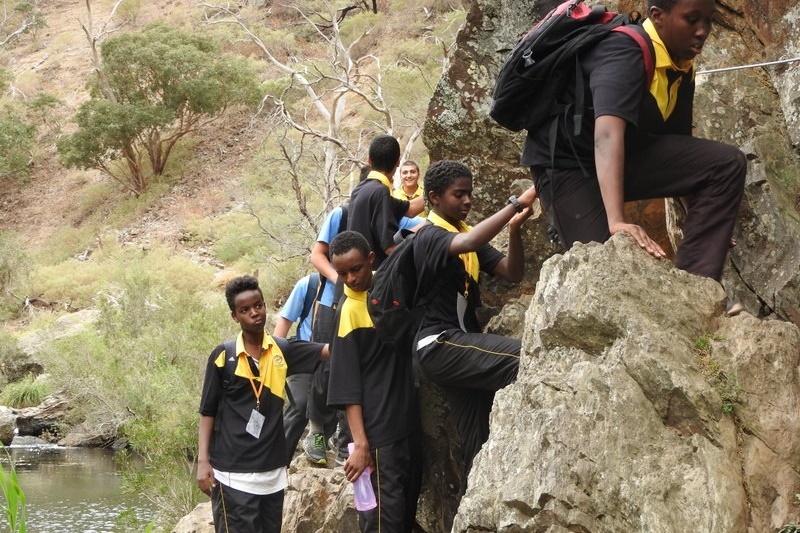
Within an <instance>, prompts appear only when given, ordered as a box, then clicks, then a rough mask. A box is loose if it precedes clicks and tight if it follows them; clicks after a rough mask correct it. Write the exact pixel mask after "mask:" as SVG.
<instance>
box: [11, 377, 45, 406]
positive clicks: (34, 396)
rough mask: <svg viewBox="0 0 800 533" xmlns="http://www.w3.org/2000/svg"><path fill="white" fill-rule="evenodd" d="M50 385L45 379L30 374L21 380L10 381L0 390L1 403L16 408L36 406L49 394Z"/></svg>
mask: <svg viewBox="0 0 800 533" xmlns="http://www.w3.org/2000/svg"><path fill="white" fill-rule="evenodd" d="M50 392H51V390H50V386H49V385H48V384H47V382H46V381H45V380H43V379H36V377H35V376H33V375H31V374H28V375H27V376H26V377H24V378H23V379H21V380H20V381H15V382H13V383H9V384H8V385H6V386H5V388H4V389H3V390H2V392H0V405H7V406H9V407H13V408H15V409H22V408H23V407H34V406H36V405H39V404H40V403H42V400H44V399H45V398H46V397H47V395H48V394H50Z"/></svg>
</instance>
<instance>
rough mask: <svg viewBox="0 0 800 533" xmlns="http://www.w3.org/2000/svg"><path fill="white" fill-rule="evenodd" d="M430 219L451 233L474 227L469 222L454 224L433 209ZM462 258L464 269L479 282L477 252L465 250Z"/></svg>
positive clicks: (429, 215)
mask: <svg viewBox="0 0 800 533" xmlns="http://www.w3.org/2000/svg"><path fill="white" fill-rule="evenodd" d="M428 220H429V221H430V222H431V223H432V224H433V225H435V226H439V227H440V228H442V229H445V230H447V231H449V232H451V233H467V232H468V231H469V230H471V229H472V226H470V225H469V224H467V223H466V222H459V223H458V227H456V226H453V225H452V224H450V223H449V222H448V221H446V220H445V219H443V218H442V217H441V216H439V215H438V214H436V212H435V211H431V212H430V213H429V214H428ZM459 257H460V258H461V262H462V263H464V269H465V270H466V271H467V274H469V275H470V277H471V278H472V279H474V280H475V282H476V283H477V281H478V276H479V275H480V271H481V265H480V262H479V260H478V254H477V252H465V253H463V254H459Z"/></svg>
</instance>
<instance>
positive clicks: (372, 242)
mask: <svg viewBox="0 0 800 533" xmlns="http://www.w3.org/2000/svg"><path fill="white" fill-rule="evenodd" d="M368 161H369V165H370V167H372V171H371V172H370V173H369V175H368V176H367V179H365V180H364V181H362V182H361V183H359V184H358V185H357V186H356V188H355V189H353V192H352V193H350V207H349V211H350V213H349V215H348V218H347V229H349V230H351V231H357V232H358V233H360V234H361V235H363V236H364V238H365V239H367V243H368V244H369V246H370V249H371V250H372V251H373V253H374V254H375V264H374V268H375V269H377V268H378V267H379V266H380V265H381V263H383V261H384V260H385V259H386V258H387V257H388V256H389V254H390V253H392V250H393V249H394V246H395V243H394V235H395V233H397V229H398V227H399V226H398V223H399V221H400V219H401V218H402V217H403V216H404V215H405V216H408V217H414V216H416V215H418V214H419V213H421V212H422V210H423V209H424V207H425V202H424V199H423V198H422V197H421V196H420V197H418V198H414V199H413V200H411V201H410V202H409V201H406V200H400V199H398V198H395V197H393V196H392V176H393V175H394V171H395V170H396V169H397V165H399V164H400V143H399V142H397V139H395V138H394V137H392V136H391V135H379V136H377V137H375V139H373V140H372V142H371V143H370V145H369V156H368Z"/></svg>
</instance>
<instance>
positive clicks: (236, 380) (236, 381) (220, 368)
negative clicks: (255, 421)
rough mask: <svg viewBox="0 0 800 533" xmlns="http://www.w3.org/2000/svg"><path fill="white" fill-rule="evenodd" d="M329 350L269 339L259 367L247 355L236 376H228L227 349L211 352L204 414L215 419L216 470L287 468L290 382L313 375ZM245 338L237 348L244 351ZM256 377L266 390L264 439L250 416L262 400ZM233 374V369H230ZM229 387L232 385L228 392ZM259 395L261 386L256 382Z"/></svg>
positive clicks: (240, 358) (262, 410)
mask: <svg viewBox="0 0 800 533" xmlns="http://www.w3.org/2000/svg"><path fill="white" fill-rule="evenodd" d="M323 346H324V345H323V344H318V343H311V342H305V341H287V340H285V339H281V338H273V337H270V336H268V335H266V336H265V338H264V350H263V351H262V353H261V356H260V357H259V364H258V367H256V365H255V363H254V362H253V361H252V359H251V358H250V357H249V356H248V355H247V354H246V353H245V354H244V355H241V356H239V355H237V356H236V358H237V361H236V362H235V365H236V366H235V367H234V368H235V371H234V372H232V373H231V372H229V373H228V374H227V375H226V371H225V366H226V364H229V365H230V364H233V362H228V361H226V358H227V357H226V353H225V346H224V345H223V344H220V345H219V346H217V347H216V348H214V350H213V351H212V352H211V355H210V356H209V358H208V363H207V364H206V374H205V380H204V382H203V393H202V397H201V399H200V409H199V411H200V414H201V415H203V416H213V417H214V433H213V434H212V436H211V446H210V450H209V452H210V456H211V457H210V460H211V466H213V467H214V468H216V469H217V470H221V471H224V472H248V473H249V472H268V471H270V470H275V469H276V468H280V467H282V466H286V455H287V452H286V439H285V435H284V431H283V396H284V388H285V385H286V376H287V375H291V374H299V373H309V372H313V371H314V366H315V365H316V363H317V361H319V357H320V354H321V352H322V348H323ZM241 347H242V345H241V334H239V342H237V348H241ZM244 365H249V367H250V372H251V373H252V374H250V375H252V376H258V377H263V381H264V387H263V389H262V390H261V395H260V396H259V400H260V402H261V405H260V411H259V412H260V413H261V414H262V415H264V417H265V420H264V425H263V427H262V429H261V434H260V436H259V438H255V437H253V436H252V435H250V434H249V433H247V431H246V430H245V428H246V427H247V422H248V420H249V419H250V414H251V412H252V410H253V409H255V407H256V396H255V393H254V392H253V388H252V386H251V385H250V379H249V378H248V377H247V376H248V372H247V370H246V368H245V366H244ZM229 368H230V367H229ZM224 381H229V383H228V384H227V386H225V385H223V382H224ZM255 386H256V389H258V386H259V380H258V379H256V380H255Z"/></svg>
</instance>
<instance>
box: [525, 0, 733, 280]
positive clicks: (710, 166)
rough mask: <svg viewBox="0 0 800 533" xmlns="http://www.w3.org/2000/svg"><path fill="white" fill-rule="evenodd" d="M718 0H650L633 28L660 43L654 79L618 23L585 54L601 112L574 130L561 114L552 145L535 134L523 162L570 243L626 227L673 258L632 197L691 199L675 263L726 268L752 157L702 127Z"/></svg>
mask: <svg viewBox="0 0 800 533" xmlns="http://www.w3.org/2000/svg"><path fill="white" fill-rule="evenodd" d="M714 9H715V2H714V0H650V1H649V10H648V15H649V17H648V20H647V21H645V23H644V25H643V27H636V26H633V27H634V28H638V30H640V31H641V33H642V34H643V36H645V37H646V39H647V40H649V41H650V42H651V43H652V45H653V52H654V58H653V59H654V63H655V76H654V77H653V80H652V82H651V83H650V85H649V86H647V79H646V74H645V69H644V60H643V54H642V50H641V48H640V47H639V46H638V45H637V44H636V43H635V42H634V40H633V39H631V38H630V37H629V36H627V35H624V34H621V33H618V32H612V33H611V34H609V36H608V37H606V38H604V39H603V40H602V41H601V42H600V43H598V44H597V45H596V46H594V47H593V48H592V49H591V50H588V51H587V52H586V53H585V54H583V55H581V57H580V75H581V76H583V78H584V86H585V88H586V92H585V96H584V98H585V102H586V104H585V107H584V111H585V114H586V115H589V114H590V113H593V115H594V120H584V121H583V127H582V130H581V131H580V133H579V134H578V135H573V129H574V123H573V112H568V113H566V114H564V115H563V116H559V117H558V119H557V124H558V126H557V127H558V131H557V133H556V139H555V153H554V154H552V155H551V153H550V140H549V134H548V132H547V131H529V132H528V137H527V139H526V142H525V149H524V151H523V155H522V164H523V165H525V166H529V167H530V168H531V173H532V175H533V178H534V183H535V184H536V188H537V190H538V191H539V195H540V198H541V201H542V206H543V208H544V209H545V210H546V212H547V213H548V215H549V216H550V218H551V221H552V223H553V225H554V226H555V228H556V230H557V231H558V235H559V239H560V240H561V243H562V244H563V245H564V247H565V248H567V249H568V248H570V247H571V246H572V244H573V243H575V242H589V241H597V242H603V241H605V240H606V239H608V238H609V237H610V236H611V235H614V234H615V233H618V232H626V233H629V234H630V235H632V236H633V237H634V239H636V242H637V243H638V244H639V246H641V247H642V249H644V250H645V251H646V252H648V253H649V254H650V255H652V256H653V257H655V258H657V259H661V258H664V257H666V255H667V254H666V253H665V251H664V250H663V249H662V248H661V246H659V244H658V243H656V242H655V241H654V240H653V239H652V238H651V236H650V235H648V234H647V232H646V231H645V230H644V229H643V228H642V227H640V226H638V225H636V224H632V223H630V221H628V220H626V218H625V215H624V212H623V204H624V202H626V201H630V200H642V199H650V198H665V197H683V198H685V199H686V201H687V204H688V214H687V217H686V223H685V225H684V227H683V240H682V242H681V244H680V246H679V247H678V250H677V253H676V255H675V259H674V261H675V264H676V265H677V266H678V267H679V268H681V269H683V270H686V271H688V272H691V273H693V274H697V275H700V276H706V277H709V278H712V279H715V280H719V279H720V278H721V276H722V268H723V266H724V264H725V259H726V257H727V253H728V247H729V244H730V242H731V240H730V239H731V236H732V234H733V230H734V225H735V222H736V215H737V212H738V210H739V203H740V202H741V199H742V195H743V192H744V180H745V174H746V171H747V163H746V160H745V157H744V154H742V152H741V151H740V150H738V149H737V148H734V147H732V146H729V145H726V144H723V143H720V142H716V141H711V140H706V139H698V138H695V137H692V121H693V117H692V106H693V100H694V89H695V81H694V58H695V57H696V56H697V55H698V54H699V53H700V51H701V50H702V48H703V45H704V44H705V42H706V39H707V38H708V36H709V34H710V33H711V26H712V21H713V17H714ZM567 85H568V87H567V89H568V90H567V91H565V93H564V95H563V102H562V103H564V104H565V105H567V104H570V103H574V102H575V101H576V99H575V94H574V93H575V90H576V85H577V84H575V83H572V84H569V83H568V84H567ZM545 129H546V128H545Z"/></svg>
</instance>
